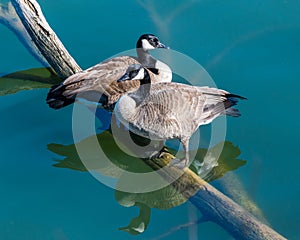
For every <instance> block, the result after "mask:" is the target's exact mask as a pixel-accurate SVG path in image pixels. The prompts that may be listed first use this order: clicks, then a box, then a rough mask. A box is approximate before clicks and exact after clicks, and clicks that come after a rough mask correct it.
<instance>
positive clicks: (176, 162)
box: [169, 139, 189, 169]
mask: <svg viewBox="0 0 300 240" xmlns="http://www.w3.org/2000/svg"><path fill="white" fill-rule="evenodd" d="M181 143H182V145H183V149H184V153H185V157H184V158H183V159H178V158H174V159H173V160H172V161H171V162H170V163H169V166H175V167H178V168H180V169H183V168H185V167H187V166H188V164H189V139H181Z"/></svg>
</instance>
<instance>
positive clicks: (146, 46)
mask: <svg viewBox="0 0 300 240" xmlns="http://www.w3.org/2000/svg"><path fill="white" fill-rule="evenodd" d="M142 46H143V49H145V50H152V49H155V47H153V46H152V45H151V44H150V43H149V42H148V41H147V40H146V39H143V40H142Z"/></svg>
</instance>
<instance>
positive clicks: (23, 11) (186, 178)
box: [12, 0, 285, 240]
mask: <svg viewBox="0 0 300 240" xmlns="http://www.w3.org/2000/svg"><path fill="white" fill-rule="evenodd" d="M12 2H13V4H14V7H15V8H16V10H17V13H18V15H19V16H20V18H21V20H22V22H23V24H24V26H25V27H26V29H27V31H28V33H29V34H30V36H31V37H32V40H33V41H34V43H35V44H36V46H37V47H38V49H39V50H40V52H41V53H42V54H43V55H44V57H45V58H46V59H47V61H48V62H49V64H50V65H51V66H52V67H53V69H55V71H56V72H57V74H58V75H59V76H61V77H63V78H65V77H68V76H69V75H71V74H73V73H75V72H77V71H80V70H81V69H80V67H79V66H78V65H77V63H76V62H75V60H74V59H73V58H72V57H71V56H70V55H69V53H68V52H67V50H66V49H65V48H64V46H63V44H62V43H61V42H60V40H59V39H58V37H57V36H56V35H55V33H54V32H53V30H52V29H51V28H50V26H49V25H48V23H47V22H46V19H45V18H44V16H43V14H42V12H41V9H40V7H39V5H38V4H37V2H36V1H34V0H12ZM167 155H168V154H167ZM163 156H164V154H163ZM169 160H170V159H169ZM169 160H166V159H165V157H162V158H160V159H154V160H149V161H148V164H149V165H150V166H151V167H152V168H153V169H154V170H156V169H159V168H161V167H162V166H165V164H166V163H167V162H168V161H169ZM181 171H182V170H180V169H177V168H174V167H169V168H164V171H161V175H162V177H164V179H165V180H167V181H170V182H172V185H173V186H174V187H175V188H176V189H178V191H180V192H181V193H182V194H183V195H184V196H185V197H186V198H187V199H189V200H190V201H191V202H192V203H193V204H194V205H195V206H196V207H197V208H198V209H199V210H200V211H201V212H202V213H203V215H204V217H205V218H206V219H207V220H210V221H213V222H215V223H217V224H218V225H220V226H222V227H223V228H224V229H225V230H227V232H229V233H230V234H231V235H232V236H233V237H235V238H238V239H272V240H274V239H275V240H276V239H285V238H284V237H282V236H281V235H279V234H278V233H276V232H275V231H274V230H272V229H271V228H270V227H268V226H266V225H265V224H262V223H261V222H259V221H258V220H257V219H255V218H254V217H253V216H252V215H251V214H249V213H248V212H247V211H245V210H244V209H243V208H241V207H240V206H239V205H238V204H236V203H235V202H233V201H232V200H231V199H229V198H228V197H226V196H225V195H223V194H222V193H221V192H219V191H218V190H217V189H215V188H214V187H212V186H211V185H210V184H208V183H207V182H205V181H203V180H202V179H201V178H199V176H197V175H196V174H194V173H193V172H192V171H191V170H189V169H185V170H184V171H185V172H184V174H183V176H182V177H181V178H180V179H179V181H175V182H174V181H173V179H174V178H177V176H178V174H181V173H182V172H181Z"/></svg>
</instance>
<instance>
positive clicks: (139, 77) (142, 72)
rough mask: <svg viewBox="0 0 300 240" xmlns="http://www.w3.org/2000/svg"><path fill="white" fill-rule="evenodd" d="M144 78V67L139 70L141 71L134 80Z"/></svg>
mask: <svg viewBox="0 0 300 240" xmlns="http://www.w3.org/2000/svg"><path fill="white" fill-rule="evenodd" d="M143 78H144V68H141V69H140V70H139V73H138V74H137V75H136V76H135V77H134V78H133V79H132V80H141V79H143Z"/></svg>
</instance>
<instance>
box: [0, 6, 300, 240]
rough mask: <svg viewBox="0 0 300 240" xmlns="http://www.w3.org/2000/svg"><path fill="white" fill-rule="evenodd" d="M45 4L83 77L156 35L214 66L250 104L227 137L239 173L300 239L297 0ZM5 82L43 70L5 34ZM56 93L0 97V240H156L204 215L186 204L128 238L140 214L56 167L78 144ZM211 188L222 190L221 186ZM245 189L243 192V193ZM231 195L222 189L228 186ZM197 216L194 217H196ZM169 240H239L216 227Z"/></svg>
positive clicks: (288, 233)
mask: <svg viewBox="0 0 300 240" xmlns="http://www.w3.org/2000/svg"><path fill="white" fill-rule="evenodd" d="M140 2H142V3H144V7H142V6H141V5H140V4H139V1H95V0H93V1H90V2H88V3H83V2H82V1H74V0H73V1H71V0H64V1H60V2H59V4H58V3H57V2H56V1H39V3H40V4H41V7H42V9H43V11H44V14H45V16H46V18H47V19H48V22H49V23H50V25H51V26H52V27H53V29H54V30H55V32H56V33H57V35H58V36H59V37H60V39H61V40H62V42H63V43H64V44H65V46H66V47H67V48H68V50H69V51H70V53H71V54H72V56H73V57H74V58H75V59H76V60H77V62H78V63H79V65H80V66H81V67H82V68H87V67H89V66H91V65H94V64H95V63H98V62H100V61H101V60H103V59H106V58H108V57H110V56H111V55H114V54H117V53H118V52H121V51H124V50H127V49H131V48H133V47H134V45H135V42H136V39H137V37H138V36H139V35H140V34H141V33H145V32H152V33H155V34H156V35H157V36H159V37H160V39H161V40H162V41H163V42H164V43H166V44H167V45H169V46H171V48H172V49H174V50H177V51H179V52H182V53H184V54H186V55H188V56H190V57H192V58H194V59H195V60H196V61H198V62H199V63H200V64H201V65H202V66H204V67H205V68H206V70H207V71H208V72H209V74H210V75H211V76H212V77H213V79H214V81H215V82H216V84H217V86H218V87H219V88H223V89H227V90H230V91H231V92H234V93H238V94H241V95H243V96H246V97H247V98H248V99H249V100H248V101H246V102H243V103H242V104H240V105H239V109H240V111H241V112H242V117H240V118H238V119H228V121H227V136H226V140H228V141H231V142H232V143H233V144H234V145H238V146H239V148H240V150H241V156H240V157H239V158H241V159H244V160H246V161H247V163H246V165H245V166H243V167H241V168H239V169H237V170H236V171H234V174H235V176H236V177H237V178H238V179H239V181H240V183H241V185H242V186H243V190H244V191H245V192H247V194H248V195H249V198H250V199H252V200H253V201H254V202H255V204H256V205H257V206H258V207H259V208H260V209H261V211H262V213H263V215H264V217H265V218H266V219H267V220H268V222H269V223H270V225H271V226H272V227H273V228H274V229H275V230H276V231H278V232H279V233H281V234H282V235H284V236H285V237H287V238H288V239H299V238H300V234H299V230H298V228H299V222H300V206H299V200H300V194H299V181H300V177H299V176H300V175H299V174H298V169H299V167H300V163H299V161H298V158H299V155H300V148H299V146H298V144H299V135H300V128H299V120H298V109H299V106H298V103H299V100H300V95H299V90H298V88H299V87H300V84H299V78H300V55H299V53H300V46H299V42H300V18H299V12H300V5H299V3H298V2H297V1H286V0H278V1H273V0H266V1H256V0H254V1H251V2H249V1H244V0H243V1H237V0H236V1H233V0H229V1H174V0H173V1H170V0H167V1H163V3H160V1H149V2H148V1H140ZM0 36H1V45H0V52H1V60H0V74H1V75H4V74H6V73H12V72H16V71H19V70H24V69H31V68H36V67H41V64H40V63H39V62H37V61H36V60H35V59H34V58H33V57H32V56H31V55H29V53H28V52H27V51H26V49H24V47H23V46H22V45H21V43H20V42H19V41H18V40H17V38H16V37H15V36H14V35H13V33H11V32H10V31H9V30H8V29H7V28H6V27H4V26H2V25H1V26H0ZM47 92H48V90H47V89H37V90H30V91H20V92H18V93H16V94H12V95H5V96H1V97H0V112H1V118H0V131H1V135H0V136H1V138H0V144H1V160H0V164H1V167H0V185H1V187H0V189H1V198H0V202H1V206H2V207H1V216H0V239H4V240H11V239H13V240H19V239H30V240H31V239H51V240H65V239H72V240H73V239H155V238H156V237H158V236H160V235H161V234H163V233H165V232H168V231H169V230H170V229H171V228H173V227H175V226H178V225H181V224H185V223H186V222H189V221H191V220H193V219H195V214H196V215H198V216H199V217H200V216H201V214H200V213H197V212H196V210H195V209H194V208H193V206H192V205H190V204H189V203H185V204H183V205H181V206H179V207H176V208H172V209H169V210H156V209H153V210H152V213H151V222H150V224H149V226H148V229H147V230H146V231H145V232H144V233H143V234H142V235H139V236H131V235H129V234H128V233H126V232H123V231H120V230H118V228H119V227H122V226H126V225H127V224H128V223H129V221H130V219H131V218H133V217H135V216H136V215H137V214H138V210H137V209H136V208H124V207H122V206H120V205H119V204H118V203H117V201H116V200H115V198H114V190H112V189H110V188H108V187H106V186H104V185H102V184H101V183H99V182H98V181H96V180H95V179H94V178H93V177H92V176H91V175H90V174H89V173H86V172H79V171H74V170H70V169H65V168H57V167H53V166H52V164H54V163H55V161H54V159H55V158H58V159H61V156H58V155H56V154H54V153H53V152H51V151H49V150H48V149H47V145H48V144H50V143H58V144H65V145H68V144H72V143H73V138H72V129H71V126H72V107H68V108H66V109H63V110H60V111H54V110H52V109H49V108H48V106H47V105H46V103H45V97H46V94H47ZM212 184H214V185H216V186H217V187H220V186H221V180H217V181H215V182H213V183H212ZM239 187H240V186H239ZM220 190H222V187H220ZM195 212H196V213H195ZM162 239H231V237H230V236H229V235H228V234H227V233H226V232H225V231H224V230H223V229H221V228H220V227H218V226H217V225H215V224H213V223H204V224H199V225H193V226H192V227H191V228H183V229H181V230H178V231H176V232H175V233H173V234H170V235H168V236H166V237H164V238H162Z"/></svg>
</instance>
